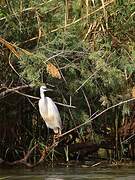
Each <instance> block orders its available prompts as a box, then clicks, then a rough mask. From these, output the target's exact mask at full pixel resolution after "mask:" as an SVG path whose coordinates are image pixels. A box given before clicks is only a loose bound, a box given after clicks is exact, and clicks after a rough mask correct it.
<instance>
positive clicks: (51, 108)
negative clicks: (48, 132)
mask: <svg viewBox="0 0 135 180" xmlns="http://www.w3.org/2000/svg"><path fill="white" fill-rule="evenodd" d="M46 91H52V89H48V88H47V87H46V86H41V87H40V97H41V98H40V100H39V104H38V105H39V112H40V114H41V116H42V118H43V120H44V121H45V123H46V125H47V127H48V128H50V129H53V131H54V133H55V134H58V135H60V134H61V128H62V122H61V118H60V114H59V111H58V108H57V106H56V105H55V103H54V102H53V100H52V99H51V98H49V97H46V96H45V95H44V92H46Z"/></svg>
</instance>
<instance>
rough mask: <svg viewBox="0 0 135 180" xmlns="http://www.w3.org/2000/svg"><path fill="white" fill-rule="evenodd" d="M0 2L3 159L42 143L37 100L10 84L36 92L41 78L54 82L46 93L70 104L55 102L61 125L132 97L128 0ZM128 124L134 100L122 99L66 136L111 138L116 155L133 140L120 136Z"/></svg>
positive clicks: (132, 10) (131, 6) (133, 9)
mask: <svg viewBox="0 0 135 180" xmlns="http://www.w3.org/2000/svg"><path fill="white" fill-rule="evenodd" d="M0 3H1V4H0V33H1V36H0V92H1V93H0V114H1V115H0V128H1V129H0V144H1V147H2V148H1V150H0V156H1V157H2V159H4V160H8V161H14V160H17V159H21V157H22V154H23V152H24V151H27V150H28V149H30V148H32V147H33V146H34V145H35V144H37V143H38V145H39V146H40V147H39V149H40V150H42V149H44V147H45V145H46V144H47V140H46V135H45V132H46V127H45V125H44V123H43V122H42V120H41V118H40V116H39V113H38V107H37V100H35V99H32V98H30V97H28V96H25V95H20V94H18V93H16V92H15V91H16V90H15V91H14V93H13V92H12V91H11V92H12V93H11V92H9V91H8V90H9V89H12V88H13V89H14V88H17V87H18V90H19V88H20V90H21V92H23V93H25V94H29V95H33V96H39V93H38V91H39V89H38V87H39V86H40V85H42V84H44V83H45V84H46V85H48V86H49V87H52V88H53V89H54V92H53V93H52V94H48V95H49V96H51V98H53V99H54V100H55V101H57V102H61V103H63V104H68V105H69V104H70V105H73V106H75V107H76V108H72V107H66V106H60V105H58V108H59V110H60V114H61V118H62V121H63V132H66V131H68V130H69V129H71V128H73V127H76V126H77V125H79V124H82V123H84V122H86V121H88V120H89V118H90V117H91V116H92V115H93V114H94V115H93V116H95V115H96V114H97V113H100V112H101V111H104V110H105V109H106V108H109V107H111V106H113V105H115V104H117V103H120V102H122V101H126V100H128V99H130V98H134V97H135V89H134V82H135V77H134V73H135V30H134V27H135V2H134V0H79V1H78V0H74V1H71V0H44V1H43V0H40V1H35V0H29V1H26V0H24V1H22V0H19V1H16V0H10V1H9V0H5V1H4V0H2V1H0ZM27 86H30V88H29V87H27ZM22 87H24V90H23V88H22ZM6 91H7V93H5V92H6ZM17 92H18V91H17ZM4 93H5V94H4ZM123 127H124V128H123ZM134 131H135V129H134V103H133V102H129V103H126V102H125V103H123V104H122V105H120V106H118V107H115V108H112V109H110V110H109V111H106V112H105V113H103V114H102V115H101V116H99V117H98V118H96V119H94V120H93V121H92V122H90V123H88V124H87V126H81V127H80V128H79V129H77V130H76V133H77V135H76V138H75V141H74V142H72V143H82V142H85V143H88V142H92V143H93V142H94V143H95V142H96V143H100V142H102V141H103V140H105V141H108V143H109V142H110V141H111V143H112V146H113V147H114V149H115V150H114V152H115V153H114V155H113V158H118V159H120V158H122V157H123V154H124V152H126V156H128V155H127V153H129V151H128V150H127V149H126V148H127V146H128V148H129V144H131V145H133V143H132V142H131V140H132V139H130V143H129V144H128V143H127V144H128V145H127V146H126V148H124V146H123V145H122V144H121V142H122V141H123V140H124V139H127V138H129V137H130V136H132V137H133V133H134ZM74 134H75V133H74ZM72 136H74V135H73V134H72ZM68 138H69V137H68ZM70 138H71V137H70ZM65 141H66V142H67V141H69V140H65ZM72 143H71V144H72ZM125 149H126V150H125ZM40 150H37V151H36V152H35V153H38V151H40ZM133 151H134V148H133ZM129 155H131V153H129ZM34 160H35V159H34ZM35 161H36V160H35Z"/></svg>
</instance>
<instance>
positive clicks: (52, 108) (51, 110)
mask: <svg viewBox="0 0 135 180" xmlns="http://www.w3.org/2000/svg"><path fill="white" fill-rule="evenodd" d="M46 100H47V108H48V116H50V117H51V118H52V119H53V120H54V121H55V123H56V122H57V126H58V127H61V125H62V123H61V118H60V114H59V111H58V108H57V106H56V104H55V103H54V102H53V100H52V99H51V98H49V97H46Z"/></svg>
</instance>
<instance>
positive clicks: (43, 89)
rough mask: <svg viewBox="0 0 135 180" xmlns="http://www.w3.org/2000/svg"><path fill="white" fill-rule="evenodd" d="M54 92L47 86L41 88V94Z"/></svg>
mask: <svg viewBox="0 0 135 180" xmlns="http://www.w3.org/2000/svg"><path fill="white" fill-rule="evenodd" d="M46 91H53V90H52V89H49V88H47V87H46V86H45V85H44V86H41V87H40V92H46Z"/></svg>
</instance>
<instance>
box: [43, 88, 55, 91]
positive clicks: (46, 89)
mask: <svg viewBox="0 0 135 180" xmlns="http://www.w3.org/2000/svg"><path fill="white" fill-rule="evenodd" d="M43 90H44V91H53V89H49V88H44V89H43Z"/></svg>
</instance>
